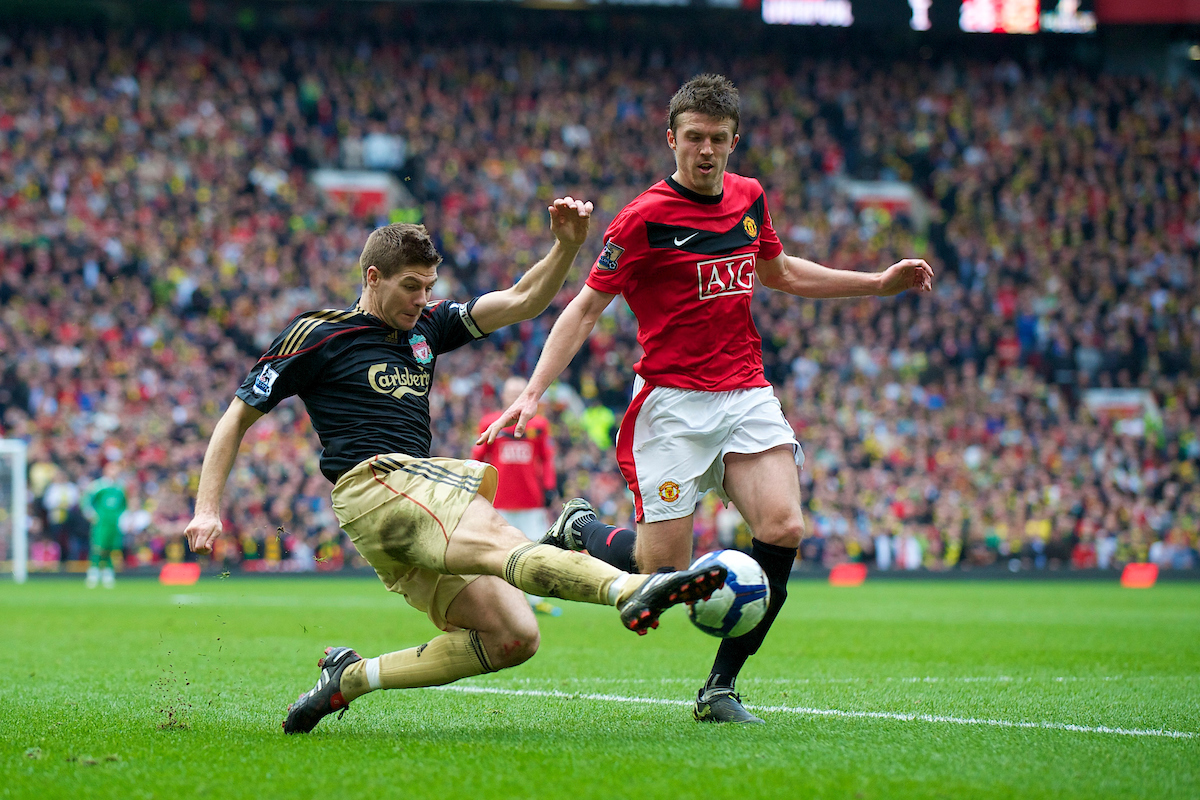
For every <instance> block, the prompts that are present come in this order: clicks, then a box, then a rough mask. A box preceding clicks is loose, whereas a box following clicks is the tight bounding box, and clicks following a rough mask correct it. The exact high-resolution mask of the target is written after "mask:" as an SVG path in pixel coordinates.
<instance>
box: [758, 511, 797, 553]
mask: <svg viewBox="0 0 1200 800" xmlns="http://www.w3.org/2000/svg"><path fill="white" fill-rule="evenodd" d="M756 538H758V539H759V540H760V541H763V542H766V543H767V544H773V545H776V546H777V547H799V546H800V540H801V539H803V538H804V517H803V516H801V515H800V514H796V515H795V516H788V517H784V518H782V519H780V520H779V521H777V522H776V523H775V524H774V525H769V526H767V530H766V531H764V535H762V536H757V537H756Z"/></svg>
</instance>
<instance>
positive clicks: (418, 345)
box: [408, 333, 433, 364]
mask: <svg viewBox="0 0 1200 800" xmlns="http://www.w3.org/2000/svg"><path fill="white" fill-rule="evenodd" d="M408 343H409V344H411V345H412V349H413V358H415V359H416V360H417V363H418V364H428V363H429V362H430V361H433V348H431V347H430V346H429V342H427V341H425V337H424V336H422V335H421V334H419V333H418V334H417V335H416V336H413V337H412V338H411V339H409V340H408Z"/></svg>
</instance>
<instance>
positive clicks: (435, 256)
mask: <svg viewBox="0 0 1200 800" xmlns="http://www.w3.org/2000/svg"><path fill="white" fill-rule="evenodd" d="M440 263H442V256H441V254H440V253H439V252H438V251H437V248H436V247H434V246H433V240H432V239H430V238H429V232H428V231H426V230H425V226H424V225H413V224H412V223H409V222H397V223H394V224H392V225H384V226H383V227H382V228H376V229H375V230H373V231H371V235H370V236H368V237H367V243H366V244H365V245H364V246H363V251H362V255H361V256H359V257H358V265H359V267H361V268H362V281H363V285H364V286H366V284H367V267H371V266H373V267H375V268H376V269H378V270H379V272H380V274H381V275H382V276H383V277H385V278H390V277H392V276H393V275H395V274H396V273H397V272H399V271H400V270H401V269H402V268H404V267H436V266H437V265H438V264H440Z"/></svg>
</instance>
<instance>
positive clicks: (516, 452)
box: [499, 442, 533, 464]
mask: <svg viewBox="0 0 1200 800" xmlns="http://www.w3.org/2000/svg"><path fill="white" fill-rule="evenodd" d="M499 461H500V463H502V464H529V463H531V462H532V461H533V445H531V444H530V443H529V442H504V443H503V444H502V445H500V458H499Z"/></svg>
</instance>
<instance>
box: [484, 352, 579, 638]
mask: <svg viewBox="0 0 1200 800" xmlns="http://www.w3.org/2000/svg"><path fill="white" fill-rule="evenodd" d="M527 384H528V381H527V380H525V379H524V378H522V377H520V376H516V375H514V376H513V377H511V378H509V379H508V380H506V381H505V382H504V387H503V388H502V389H501V390H500V402H501V403H503V404H504V406H505V407H507V406H510V405H512V404H513V403H515V402H516V401H517V398H518V397H520V396H521V392H522V391H523V390H524V389H525V386H526V385H527ZM500 414H501V412H500V411H492V412H490V413H488V414H484V415H483V418H482V419H481V420H479V431H480V432H481V433H482V432H483V431H486V430H487V429H488V426H489V425H491V424H492V423H493V422H495V421H496V420H497V419H498V418H499V417H500ZM471 458H473V459H475V460H476V461H486V462H487V463H488V464H491V465H492V466H494V467H495V468H496V471H497V472H498V473H499V474H500V483H499V484H498V485H497V487H496V499H495V500H494V501H493V502H492V505H493V506H495V508H496V510H497V511H499V512H500V516H502V517H504V519H505V520H506V521H507V522H508V524H509V525H512V526H513V527H514V528H516V529H517V530H519V531H521V533H523V534H525V536H526V537H528V538H529V540H530V541H534V542H536V541H538V540H540V539H541V538H542V536H543V535H544V534H545V533H546V528H547V527H548V526H549V524H550V518H549V514H548V513H547V509H548V508H549V507H550V505H551V504H552V503H553V502H554V497H555V495H556V494H557V493H558V474H557V472H556V471H555V468H554V439H553V438H552V437H551V436H550V421H549V420H548V419H546V418H545V417H544V416H542V415H541V414H535V415H534V416H533V417H531V418H530V420H529V423H528V424H527V425H526V426H525V435H524V436H522V437H521V438H520V439H518V438H517V437H515V436H513V432H512V428H506V429H504V430H502V431H500V433H499V434H498V435H497V436H496V438H495V439H494V440H492V441H490V442H487V441H485V442H481V443H479V444H476V445H475V447H474V449H472V451H471ZM525 597H526V599H527V600H529V605H530V606H531V607H532V608H533V610H534V611H538V612H541V613H543V614H549V615H551V616H554V617H557V616H559V615H561V614H562V609H561V608H559V607H558V606H556V605H554V604H552V603H550V602H549V601H548V600H546V599H545V598H543V597H538V596H537V595H533V594H526V595H525Z"/></svg>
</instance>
